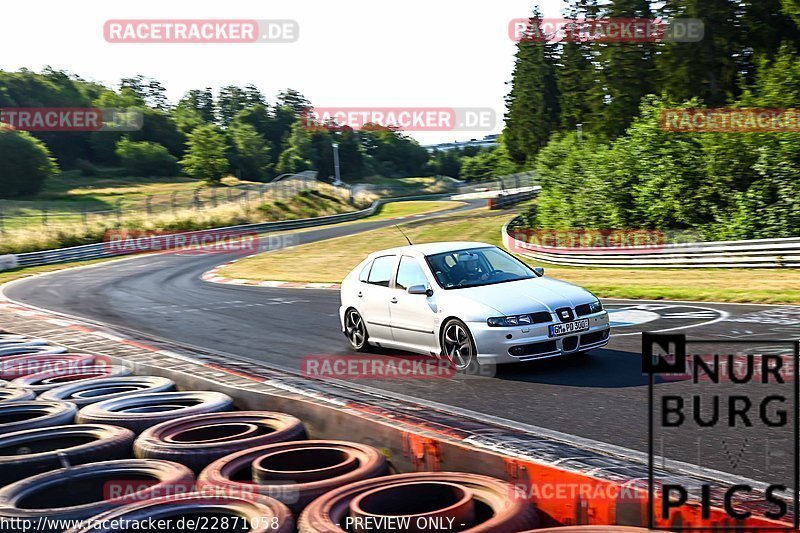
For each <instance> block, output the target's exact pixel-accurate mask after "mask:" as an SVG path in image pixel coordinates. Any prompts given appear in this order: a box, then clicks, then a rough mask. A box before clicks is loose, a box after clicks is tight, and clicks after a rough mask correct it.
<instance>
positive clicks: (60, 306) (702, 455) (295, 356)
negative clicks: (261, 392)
mask: <svg viewBox="0 0 800 533" xmlns="http://www.w3.org/2000/svg"><path fill="white" fill-rule="evenodd" d="M474 205H475V204H473V205H472V206H473V207H474ZM467 207H469V206H467ZM393 223H395V221H375V222H361V223H356V224H351V225H341V226H331V227H322V228H319V229H313V230H310V231H305V232H300V233H297V234H295V235H296V239H297V242H298V243H307V242H313V241H318V240H322V239H328V238H332V237H336V236H341V235H346V234H350V233H354V232H357V231H364V230H369V229H374V228H378V227H383V226H387V225H390V224H393ZM230 259H232V257H231V256H230V255H224V256H221V255H218V254H209V255H180V254H161V255H149V256H143V257H139V258H135V259H130V260H125V261H121V262H115V263H110V264H107V265H99V266H95V267H92V268H89V269H74V270H66V271H63V272H60V273H55V274H51V275H46V276H42V277H38V278H32V279H30V280H25V281H22V282H18V283H15V284H13V285H12V286H10V287H8V288H7V289H6V291H5V293H6V295H7V296H8V297H9V298H11V299H13V300H17V301H20V302H23V303H28V304H31V305H35V306H39V307H43V308H47V309H51V310H54V311H58V312H63V313H68V314H72V315H76V316H79V317H85V318H89V319H92V320H94V321H100V322H104V323H107V324H110V325H112V326H113V325H116V326H122V327H124V328H127V329H131V330H136V331H139V332H142V333H144V334H149V335H155V336H158V337H162V338H166V339H170V340H174V341H177V342H181V343H185V344H190V345H193V346H199V347H202V348H205V349H208V350H214V351H220V352H226V353H232V354H237V355H239V356H243V357H246V358H249V359H252V360H257V361H266V362H269V363H270V364H272V365H276V366H281V367H285V368H289V369H295V370H296V369H298V368H299V367H300V362H301V359H302V358H303V357H304V356H306V355H328V354H336V355H347V354H350V353H351V352H350V351H349V349H348V344H347V341H346V340H345V338H344V336H343V335H342V333H341V331H340V329H339V323H338V317H337V309H338V305H339V301H338V298H339V295H338V292H337V291H332V290H315V289H273V288H265V287H250V286H231V285H219V284H213V283H208V282H205V281H202V280H201V279H200V276H201V274H202V273H203V272H205V271H207V270H209V269H211V268H212V267H214V266H216V265H218V264H220V263H221V262H224V261H228V260H230ZM604 304H605V305H606V308H607V309H609V310H610V312H611V319H612V325H613V326H614V328H613V331H612V341H611V343H610V344H609V346H608V347H607V348H605V349H600V350H595V351H593V352H591V353H590V354H588V355H585V356H581V357H577V358H570V359H563V360H550V361H541V362H532V363H523V364H517V365H506V366H503V367H499V368H498V370H497V374H496V376H494V377H476V376H469V377H465V376H455V377H452V378H447V379H417V380H382V381H374V380H373V381H369V382H368V383H366V384H367V385H369V386H370V387H376V388H380V389H383V390H387V391H391V392H393V393H397V394H402V395H405V396H411V397H416V398H420V399H424V400H428V401H433V402H439V403H442V404H446V405H452V406H455V407H458V408H460V409H466V410H471V411H477V412H479V413H483V414H485V415H490V416H494V417H501V418H504V419H509V420H512V421H517V422H523V423H526V424H530V425H535V426H540V427H544V428H548V429H552V430H557V431H560V432H563V433H568V434H571V435H578V436H581V437H583V438H588V439H594V440H598V441H602V442H606V443H610V444H615V445H619V446H623V447H625V448H631V449H635V450H640V451H646V445H647V438H646V437H647V420H648V406H647V398H648V396H647V378H646V377H645V376H644V375H643V374H642V370H641V355H640V354H641V336H640V335H639V333H640V332H642V331H662V332H668V331H672V332H676V333H681V332H682V333H686V334H687V335H688V336H689V337H690V338H694V339H707V340H715V341H732V340H740V339H747V340H751V341H763V340H768V339H780V340H788V339H798V338H800V307H791V306H759V305H733V304H727V305H726V304H709V303H673V302H640V301H620V300H606V301H604ZM769 349H771V348H770V347H767V346H764V347H763V349H762V351H761V352H756V353H764V352H766V351H767V350H769ZM385 356H387V357H390V356H392V354H385ZM665 386H667V387H673V388H681V387H690V386H692V384H691V383H689V382H674V383H669V384H666V385H665ZM727 438H728V439H729V440H728V441H727V442H724V443H723V444H724V449H725V450H726V453H722V452H720V449H721V448H720V445H719V441H718V438H715V439H705V440H703V441H702V442H701V441H700V440H698V441H697V443H692V444H685V443H683V442H681V441H675V440H673V441H668V442H667V443H666V446H665V449H666V450H672V451H666V452H665V454H666V455H668V456H669V457H671V458H673V459H678V460H682V461H688V462H696V463H697V462H699V463H700V464H703V465H704V466H706V467H710V468H714V469H717V470H722V471H727V472H731V473H734V474H737V475H742V476H746V477H750V478H753V479H762V478H766V477H774V476H772V472H771V471H768V470H769V469H770V468H771V467H770V466H769V465H767V464H766V463H764V462H762V461H760V460H745V461H731V454H730V453H727V450H728V449H733V450H737V449H740V447H741V449H744V448H746V447H748V446H755V443H753V442H752V441H748V440H746V439H745V440H744V441H743V442H741V443H739V444H736V443H735V440H736V438H737V437H736V434H735V432H733V433H732V434H731V435H729V436H728V437H727ZM668 440H669V439H668ZM684 444H685V447H683V446H684ZM770 445H771V446H772V447H773V448H775V449H778V450H779V451H783V452H786V453H788V451H789V450H790V446H791V440H787V441H786V442H777V443H775V442H773V443H772V444H770ZM695 458H697V460H695ZM773 463H774V461H773ZM773 466H774V465H773ZM784 466H785V467H787V468H788V465H784Z"/></svg>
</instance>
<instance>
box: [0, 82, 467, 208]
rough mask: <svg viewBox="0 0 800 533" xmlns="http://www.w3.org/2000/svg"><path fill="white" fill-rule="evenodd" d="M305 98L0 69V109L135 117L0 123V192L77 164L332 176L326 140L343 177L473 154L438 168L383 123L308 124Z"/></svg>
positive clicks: (417, 167) (22, 189)
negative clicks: (179, 89) (357, 126)
mask: <svg viewBox="0 0 800 533" xmlns="http://www.w3.org/2000/svg"><path fill="white" fill-rule="evenodd" d="M311 105H312V104H311V102H309V101H308V100H307V99H306V98H305V97H304V96H303V95H302V94H301V93H300V92H298V91H296V90H293V89H287V90H285V91H282V92H281V93H279V94H278V95H277V97H276V99H275V101H274V102H272V103H269V102H267V100H266V98H265V97H264V95H263V94H262V93H261V91H260V90H259V89H258V88H257V87H255V86H253V85H248V86H246V87H239V86H234V85H231V86H227V87H222V88H221V89H220V90H219V91H217V92H216V93H215V92H214V91H212V90H211V89H209V88H206V89H200V90H191V91H189V92H188V93H187V94H186V95H185V96H184V97H183V98H181V99H180V101H178V102H177V104H174V105H172V104H170V102H169V101H168V99H167V97H166V90H165V88H164V86H163V85H162V84H161V83H160V82H159V81H158V80H155V79H152V78H147V77H145V76H141V75H140V76H135V77H131V78H125V79H123V80H121V82H120V84H119V88H118V89H117V90H114V89H111V88H109V87H106V86H103V85H101V84H98V83H95V82H91V81H87V80H84V79H82V78H80V77H79V76H76V75H73V74H70V73H67V72H64V71H60V70H54V69H51V68H46V69H44V70H43V71H42V72H38V73H37V72H32V71H29V70H25V69H23V70H20V71H18V72H5V71H0V108H29V107H54V108H64V107H69V108H104V109H105V108H119V109H125V110H137V111H139V112H141V114H142V117H143V120H142V127H141V129H139V130H136V131H106V130H103V131H92V132H66V131H51V132H44V131H42V132H40V131H35V132H30V133H27V132H23V131H15V130H14V129H13V128H10V127H9V126H8V125H5V126H2V125H0V160H2V161H3V170H2V171H0V185H2V186H1V187H0V197H14V196H20V195H33V194H35V193H36V192H37V191H38V190H39V189H40V187H41V186H42V183H43V180H44V179H46V177H48V176H50V175H52V174H53V173H55V172H57V171H58V170H59V169H60V170H66V169H78V170H80V171H81V172H82V173H83V174H84V175H87V176H93V175H98V174H99V173H107V171H108V169H119V171H121V172H124V173H127V174H129V175H133V176H176V175H178V174H185V175H188V176H190V177H193V178H197V179H200V180H206V181H218V180H219V179H220V178H221V177H223V176H225V175H227V174H234V175H236V176H238V177H240V178H242V179H247V180H253V181H269V180H271V179H273V178H274V177H276V176H278V175H281V174H285V173H297V172H301V171H304V170H315V171H317V172H318V174H319V176H320V177H321V178H322V179H326V178H327V177H329V176H332V175H334V160H333V149H332V145H333V143H338V152H339V159H340V166H341V169H342V175H343V177H345V178H346V179H349V180H354V179H359V178H362V177H364V176H371V175H380V176H387V177H406V176H415V175H422V174H446V175H451V176H452V177H458V176H459V174H460V169H461V160H462V159H466V158H468V157H470V156H475V155H477V151H476V152H475V153H472V152H467V153H462V152H460V151H455V152H453V153H452V154H450V156H449V157H451V158H452V157H453V156H455V160H456V165H455V167H453V166H449V167H447V168H445V166H446V164H445V163H446V161H445V159H443V158H442V157H441V156H440V155H439V154H434V155H433V157H432V156H431V155H430V154H429V153H428V151H427V150H426V149H425V148H424V147H422V146H420V145H419V144H418V143H417V142H416V141H415V140H414V139H412V138H411V137H409V136H408V135H406V134H404V133H403V132H402V131H399V130H397V129H395V128H392V127H384V126H381V125H377V124H367V125H365V126H364V127H363V128H362V129H361V130H359V131H354V130H353V129H352V128H350V127H348V126H338V125H335V124H324V125H315V126H314V127H310V126H309V125H308V124H307V123H305V121H304V120H303V119H302V116H303V114H304V113H305V112H306V111H307V110H308V109H309V108H310V107H311Z"/></svg>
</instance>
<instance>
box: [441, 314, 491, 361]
mask: <svg viewBox="0 0 800 533" xmlns="http://www.w3.org/2000/svg"><path fill="white" fill-rule="evenodd" d="M442 357H444V358H445V359H447V360H448V361H450V363H451V364H452V365H453V366H454V367H455V369H456V370H457V371H458V372H471V371H474V370H475V369H480V366H481V365H480V364H479V363H478V352H477V350H476V349H475V342H474V341H473V340H472V334H471V333H470V332H469V329H468V328H467V325H466V324H464V323H463V322H462V321H460V320H458V319H457V318H453V319H451V320H448V321H447V323H446V324H445V325H444V327H443V328H442Z"/></svg>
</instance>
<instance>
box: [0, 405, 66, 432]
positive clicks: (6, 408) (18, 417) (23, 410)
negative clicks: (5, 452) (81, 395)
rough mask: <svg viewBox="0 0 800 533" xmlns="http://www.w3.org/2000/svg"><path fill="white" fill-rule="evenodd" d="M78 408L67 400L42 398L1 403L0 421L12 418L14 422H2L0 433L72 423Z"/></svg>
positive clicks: (0, 423)
mask: <svg viewBox="0 0 800 533" xmlns="http://www.w3.org/2000/svg"><path fill="white" fill-rule="evenodd" d="M77 410H78V408H77V407H75V406H74V405H73V404H71V403H67V402H45V401H42V400H30V401H15V402H2V403H0V421H1V420H3V419H6V418H11V419H13V420H14V421H13V422H0V435H5V434H7V433H15V432H17V431H23V430H26V429H36V428H44V427H53V426H63V425H66V424H71V423H72V422H73V420H75V413H76V412H77Z"/></svg>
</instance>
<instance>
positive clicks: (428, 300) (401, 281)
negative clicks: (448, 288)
mask: <svg viewBox="0 0 800 533" xmlns="http://www.w3.org/2000/svg"><path fill="white" fill-rule="evenodd" d="M415 285H424V286H426V287H430V282H429V281H428V278H427V276H426V275H425V272H424V270H423V268H422V265H420V263H419V260H418V259H417V258H415V257H411V256H408V255H404V256H402V257H400V262H399V265H398V267H397V276H396V277H395V283H394V288H393V289H392V296H391V300H390V302H391V304H390V306H389V311H390V314H391V324H392V335H393V336H394V340H395V342H396V343H398V344H403V345H405V346H408V347H409V348H412V349H414V350H415V351H424V352H434V351H436V334H435V331H436V328H435V322H434V320H435V318H436V300H435V298H436V297H435V296H428V295H426V294H409V293H408V288H409V287H412V286H415Z"/></svg>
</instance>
